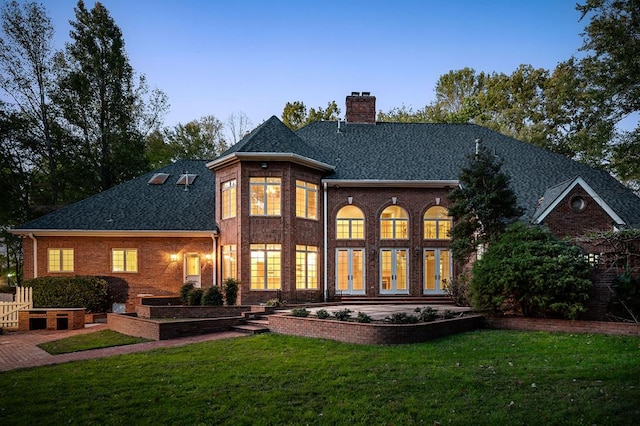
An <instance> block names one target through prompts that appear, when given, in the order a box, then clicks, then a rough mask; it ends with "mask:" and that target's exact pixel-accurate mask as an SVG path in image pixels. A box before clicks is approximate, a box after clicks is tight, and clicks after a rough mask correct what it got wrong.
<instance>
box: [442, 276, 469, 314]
mask: <svg viewBox="0 0 640 426" xmlns="http://www.w3.org/2000/svg"><path fill="white" fill-rule="evenodd" d="M445 281H446V280H443V283H444V288H445V291H446V292H447V294H448V295H449V297H450V298H451V300H453V303H454V304H455V305H456V306H470V305H471V300H470V299H469V284H470V281H471V279H470V277H469V274H468V273H467V271H465V272H462V273H461V274H460V275H458V277H457V278H454V279H453V280H451V281H448V282H445Z"/></svg>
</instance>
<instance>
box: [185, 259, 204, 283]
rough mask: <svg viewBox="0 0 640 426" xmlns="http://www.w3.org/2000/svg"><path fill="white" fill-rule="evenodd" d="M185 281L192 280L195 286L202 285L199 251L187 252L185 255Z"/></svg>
mask: <svg viewBox="0 0 640 426" xmlns="http://www.w3.org/2000/svg"><path fill="white" fill-rule="evenodd" d="M184 271H185V272H184V275H185V278H184V281H185V282H187V281H191V282H193V283H194V284H193V285H194V287H200V283H201V276H200V255H199V254H198V253H187V255H186V256H185V257H184Z"/></svg>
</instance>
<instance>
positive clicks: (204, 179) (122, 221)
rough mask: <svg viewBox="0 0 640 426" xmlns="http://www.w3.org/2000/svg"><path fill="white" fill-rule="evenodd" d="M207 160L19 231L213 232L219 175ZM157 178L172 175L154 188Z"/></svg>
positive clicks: (133, 183)
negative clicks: (190, 178)
mask: <svg viewBox="0 0 640 426" xmlns="http://www.w3.org/2000/svg"><path fill="white" fill-rule="evenodd" d="M206 163H207V161H205V160H181V161H177V162H176V163H174V164H170V165H168V166H165V167H162V168H161V169H158V170H155V171H153V172H149V173H147V174H144V175H142V176H140V177H137V178H135V179H133V180H130V181H128V182H125V183H122V184H120V185H118V186H115V187H113V188H111V189H109V190H106V191H104V192H101V193H99V194H96V195H94V196H92V197H89V198H86V199H84V200H82V201H79V202H77V203H75V204H71V205H69V206H66V207H64V208H62V209H60V210H57V211H55V212H53V213H50V214H48V215H45V216H42V217H40V218H38V219H35V220H33V221H31V222H28V223H25V224H24V225H21V226H19V227H17V228H16V230H21V229H22V230H49V229H62V230H90V231H120V230H126V231H130V230H140V231H213V230H216V229H217V226H216V223H215V214H214V211H215V210H214V208H215V200H214V196H215V175H214V174H213V173H212V172H211V171H210V170H209V169H207V168H206V166H205V164H206ZM185 172H188V173H190V174H192V173H194V174H197V175H198V176H197V178H196V179H195V181H194V182H193V184H192V185H189V186H188V190H185V186H181V185H177V184H176V183H177V182H178V179H179V178H180V175H181V174H183V173H185ZM155 173H168V174H169V177H168V179H167V180H166V182H165V183H164V184H162V185H150V184H149V183H148V181H149V179H151V177H152V176H153V175H154V174H155Z"/></svg>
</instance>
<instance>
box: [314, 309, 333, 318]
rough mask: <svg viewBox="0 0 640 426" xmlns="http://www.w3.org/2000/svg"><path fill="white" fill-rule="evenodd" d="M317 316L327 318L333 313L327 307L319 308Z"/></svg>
mask: <svg viewBox="0 0 640 426" xmlns="http://www.w3.org/2000/svg"><path fill="white" fill-rule="evenodd" d="M316 316H317V317H318V318H320V319H327V318H329V317H330V316H331V314H330V313H329V311H327V310H326V309H318V311H317V312H316Z"/></svg>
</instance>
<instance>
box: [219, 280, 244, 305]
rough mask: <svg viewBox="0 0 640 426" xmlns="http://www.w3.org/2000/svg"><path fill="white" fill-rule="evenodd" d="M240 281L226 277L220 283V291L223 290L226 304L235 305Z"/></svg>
mask: <svg viewBox="0 0 640 426" xmlns="http://www.w3.org/2000/svg"><path fill="white" fill-rule="evenodd" d="M239 287H240V283H239V282H238V280H236V279H235V278H227V279H225V280H224V282H223V283H222V291H224V298H225V300H226V301H227V305H230V306H232V305H235V304H236V300H238V288H239Z"/></svg>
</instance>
